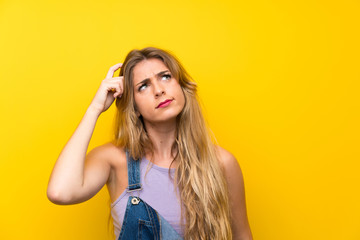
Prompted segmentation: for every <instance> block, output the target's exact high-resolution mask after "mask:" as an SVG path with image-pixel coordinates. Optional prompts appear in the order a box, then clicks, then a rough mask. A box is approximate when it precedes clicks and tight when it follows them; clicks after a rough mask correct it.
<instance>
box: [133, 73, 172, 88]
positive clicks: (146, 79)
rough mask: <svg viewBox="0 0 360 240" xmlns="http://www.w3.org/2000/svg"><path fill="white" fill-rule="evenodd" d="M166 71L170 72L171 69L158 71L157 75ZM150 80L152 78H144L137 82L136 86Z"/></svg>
mask: <svg viewBox="0 0 360 240" xmlns="http://www.w3.org/2000/svg"><path fill="white" fill-rule="evenodd" d="M166 72H170V71H169V70H165V71H161V72H159V73H157V74H156V76H158V77H160V76H161V75H162V74H163V73H166ZM149 80H150V78H145V79H144V80H142V81H141V82H139V83H138V84H136V86H137V85H139V84H142V83H144V82H146V81H149Z"/></svg>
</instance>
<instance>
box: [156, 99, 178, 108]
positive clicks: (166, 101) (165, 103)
mask: <svg viewBox="0 0 360 240" xmlns="http://www.w3.org/2000/svg"><path fill="white" fill-rule="evenodd" d="M173 100H174V99H166V100H165V101H163V102H161V103H160V104H159V105H158V106H157V107H156V108H161V107H165V106H167V105H169V104H170V103H171V102H172V101H173Z"/></svg>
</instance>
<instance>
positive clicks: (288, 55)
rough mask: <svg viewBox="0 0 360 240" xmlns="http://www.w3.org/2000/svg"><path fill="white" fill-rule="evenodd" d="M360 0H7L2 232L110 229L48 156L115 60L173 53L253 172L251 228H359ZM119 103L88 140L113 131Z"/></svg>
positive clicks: (0, 38)
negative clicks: (63, 186) (153, 50)
mask: <svg viewBox="0 0 360 240" xmlns="http://www.w3.org/2000/svg"><path fill="white" fill-rule="evenodd" d="M359 10H360V3H359V1H355V0H353V1H350V0H343V1H325V0H323V1H319V0H311V1H310V0H305V1H304V0H302V1H300V0H297V1H276V0H267V1H266V0H254V1H229V0H221V1H220V0H219V1H190V0H185V1H165V0H161V1H147V0H146V1H145V0H137V1H130V0H129V1H70V0H66V1H57V2H54V1H34V0H33V1H16V0H11V1H9V0H2V1H0V55H1V57H0V63H1V70H0V79H1V88H0V104H1V105H0V110H1V120H0V121H1V124H0V130H1V131H0V133H1V145H0V146H1V153H0V154H1V155H0V184H1V185H0V190H1V198H0V208H1V209H0V210H1V212H0V239H25V238H26V239H88V240H90V239H111V238H110V236H111V235H110V234H108V233H107V217H108V215H109V207H108V204H109V197H108V195H107V194H108V193H107V189H106V188H103V189H102V190H101V191H100V192H99V193H98V194H97V195H96V196H95V197H94V198H93V199H91V200H89V201H87V202H85V203H82V204H76V205H72V206H58V205H54V204H52V203H51V202H50V201H49V200H48V199H47V197H46V188H47V183H48V179H49V176H50V173H51V170H52V167H53V165H54V163H55V161H56V159H57V157H58V155H59V153H60V151H61V150H62V148H63V147H64V145H65V143H66V142H67V141H68V139H69V137H70V136H71V135H72V133H73V132H74V130H75V128H76V127H77V125H78V123H79V122H80V120H81V118H82V116H83V114H84V113H85V111H86V108H87V107H88V105H89V104H90V102H91V100H92V98H93V96H94V95H95V93H96V90H97V88H98V87H99V85H100V81H101V80H103V79H104V78H105V76H106V73H107V71H108V70H109V67H110V66H112V65H114V64H116V63H118V62H122V61H123V60H124V57H125V56H126V54H127V53H128V52H129V51H130V50H131V49H133V48H143V47H146V46H155V47H160V48H164V49H168V50H170V51H172V52H173V53H175V55H176V56H177V57H178V58H179V59H180V60H181V62H182V63H183V64H184V66H185V68H186V69H187V70H188V71H189V72H190V74H191V75H192V76H193V78H194V79H195V80H196V81H197V82H198V84H199V94H200V97H201V99H202V102H203V104H204V107H205V110H206V111H205V115H206V116H207V119H208V122H209V124H210V126H211V128H212V130H213V132H214V133H215V135H216V137H217V140H218V142H219V144H220V145H221V146H222V147H224V148H226V149H227V150H229V151H230V152H232V153H233V154H234V155H235V156H236V158H237V159H238V161H239V163H240V165H241V167H242V170H243V174H244V180H245V188H246V201H247V208H248V216H249V222H250V226H251V229H252V232H253V236H254V239H257V240H289V239H291V240H300V239H301V240H304V239H311V240H313V239H314V240H315V239H327V240H332V239H334V240H335V239H336V240H339V239H346V240H353V239H354V240H355V239H360V193H359V184H360V174H359V166H360V164H359V160H360V150H359V149H360V148H359V143H360V140H359V136H360V131H359V120H360V118H359V103H360V101H359V90H360V89H359V80H360V70H359V66H360V65H359V63H360V47H359V43H360V37H359V23H360V21H359V20H360V17H359V15H360V14H359V12H360V11H359ZM114 110H115V108H114V106H112V107H111V108H110V109H109V110H108V111H107V112H105V113H103V114H102V115H101V116H100V118H99V120H98V122H97V125H96V128H95V132H94V135H93V138H92V139H91V142H90V145H89V149H91V148H93V147H95V146H97V145H100V144H103V143H105V142H107V141H109V140H110V137H111V136H112V123H113V117H114V113H115V111H114Z"/></svg>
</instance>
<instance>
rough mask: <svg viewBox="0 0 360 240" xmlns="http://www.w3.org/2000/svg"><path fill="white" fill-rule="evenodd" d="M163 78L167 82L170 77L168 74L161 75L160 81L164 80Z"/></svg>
mask: <svg viewBox="0 0 360 240" xmlns="http://www.w3.org/2000/svg"><path fill="white" fill-rule="evenodd" d="M164 78H165V80H168V79H170V78H171V75H170V74H164V75H162V79H164Z"/></svg>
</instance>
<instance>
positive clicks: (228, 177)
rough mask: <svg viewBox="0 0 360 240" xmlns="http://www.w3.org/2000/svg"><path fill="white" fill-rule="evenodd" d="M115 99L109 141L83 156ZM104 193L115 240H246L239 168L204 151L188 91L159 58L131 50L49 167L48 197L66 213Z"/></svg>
mask: <svg viewBox="0 0 360 240" xmlns="http://www.w3.org/2000/svg"><path fill="white" fill-rule="evenodd" d="M119 68H121V69H120V75H119V76H118V77H114V76H113V75H114V72H115V71H116V70H117V69H119ZM115 99H116V107H117V114H116V121H115V138H114V141H112V142H109V143H106V144H104V145H101V146H98V147H96V148H94V149H92V150H91V151H90V152H89V153H88V154H87V155H86V152H87V148H88V144H89V141H90V138H91V136H92V133H93V130H94V127H95V124H96V121H97V119H98V117H99V116H100V114H101V113H102V112H104V111H106V110H107V109H108V108H109V107H110V106H111V104H112V103H113V101H114V100H115ZM105 184H106V185H107V188H108V191H109V194H110V198H111V201H112V204H111V214H112V217H113V222H114V226H115V235H116V239H170V240H171V239H224V240H225V239H226V240H228V239H246V240H248V239H252V235H251V231H250V227H249V223H248V219H247V214H246V206H245V193H244V183H243V176H242V172H241V169H240V167H239V164H238V162H237V160H236V159H235V157H234V156H233V155H232V154H231V153H230V152H228V151H227V150H225V149H223V148H221V147H219V146H216V145H215V144H213V141H212V138H211V136H210V134H209V132H208V129H207V128H206V124H205V121H204V119H203V115H202V113H201V108H200V106H199V103H198V100H197V91H196V84H195V83H194V82H193V80H192V79H191V77H190V76H189V74H188V73H187V72H186V70H185V69H184V68H183V67H182V65H181V64H180V62H179V61H178V60H177V58H176V57H175V56H173V55H172V54H171V53H169V52H168V51H165V50H161V49H158V48H153V47H148V48H144V49H141V50H133V51H131V52H130V53H129V54H128V55H127V57H126V59H125V61H124V63H123V64H121V63H119V64H116V65H114V66H112V67H111V68H110V70H109V72H108V73H107V76H106V78H105V79H104V80H103V81H102V82H101V85H100V87H99V89H98V91H97V92H96V95H95V97H94V98H93V100H92V102H91V104H90V106H89V107H88V109H87V111H86V113H85V115H84V117H83V119H82V120H81V122H80V124H79V126H78V127H77V129H76V130H75V132H74V134H73V135H72V137H71V138H70V140H69V141H68V143H67V144H66V145H65V147H64V149H63V150H62V152H61V153H60V155H59V158H58V159H57V161H56V164H55V166H54V169H53V171H52V174H51V176H50V180H49V185H48V189H47V195H48V198H49V200H50V201H52V202H53V203H55V204H75V203H80V202H84V201H86V200H88V199H90V198H91V197H93V196H94V195H95V194H96V193H97V192H98V191H99V190H100V189H101V188H102V187H103V186H104V185H105Z"/></svg>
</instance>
